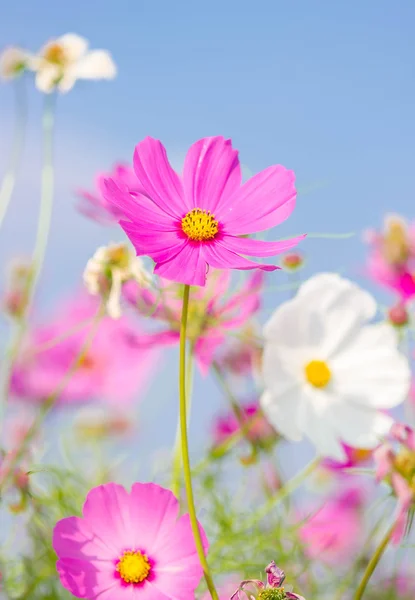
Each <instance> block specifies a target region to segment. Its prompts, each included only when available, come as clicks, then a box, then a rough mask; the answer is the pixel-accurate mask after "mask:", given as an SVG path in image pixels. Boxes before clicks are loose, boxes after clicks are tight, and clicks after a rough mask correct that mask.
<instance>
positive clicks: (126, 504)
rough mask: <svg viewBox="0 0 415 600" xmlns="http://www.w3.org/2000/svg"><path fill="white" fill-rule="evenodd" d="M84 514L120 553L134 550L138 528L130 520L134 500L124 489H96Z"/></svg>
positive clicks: (90, 523)
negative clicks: (131, 504)
mask: <svg viewBox="0 0 415 600" xmlns="http://www.w3.org/2000/svg"><path fill="white" fill-rule="evenodd" d="M82 512H83V515H84V519H85V521H86V522H87V524H88V527H89V528H90V530H91V531H94V532H96V533H97V534H98V535H99V536H100V537H101V538H102V539H103V540H104V541H105V543H106V544H107V545H111V547H113V548H114V549H115V550H116V551H117V552H118V553H119V552H120V551H122V550H123V549H124V548H125V549H128V548H132V547H133V545H134V542H135V528H134V523H133V522H132V520H131V517H130V499H129V494H128V492H127V491H126V490H125V489H124V488H123V487H122V486H121V485H116V484H115V483H106V484H104V485H99V486H98V487H95V488H93V489H92V490H91V491H90V492H89V494H88V496H87V497H86V501H85V504H84V507H83V511H82ZM115 558H117V555H116V556H115Z"/></svg>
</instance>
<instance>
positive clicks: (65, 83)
mask: <svg viewBox="0 0 415 600" xmlns="http://www.w3.org/2000/svg"><path fill="white" fill-rule="evenodd" d="M75 83H76V75H75V69H73V68H71V67H68V68H66V69H65V71H64V74H63V76H62V78H61V79H60V81H59V84H58V89H59V91H60V92H62V93H63V94H64V93H66V92H69V91H70V90H71V89H72V88H73V86H74V85H75Z"/></svg>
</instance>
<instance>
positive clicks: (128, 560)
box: [115, 550, 151, 583]
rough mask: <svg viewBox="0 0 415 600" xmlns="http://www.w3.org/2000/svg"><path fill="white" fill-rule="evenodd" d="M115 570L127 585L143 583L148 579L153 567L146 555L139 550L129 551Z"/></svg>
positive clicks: (121, 558)
mask: <svg viewBox="0 0 415 600" xmlns="http://www.w3.org/2000/svg"><path fill="white" fill-rule="evenodd" d="M115 569H116V571H118V573H119V574H120V577H121V579H122V580H123V581H125V583H141V582H142V581H144V579H147V577H148V574H149V573H150V570H151V566H150V563H149V560H148V558H147V555H146V554H141V552H139V551H138V550H137V551H133V550H127V551H126V552H124V553H123V555H122V556H121V557H120V560H119V562H118V563H117V566H116V567H115Z"/></svg>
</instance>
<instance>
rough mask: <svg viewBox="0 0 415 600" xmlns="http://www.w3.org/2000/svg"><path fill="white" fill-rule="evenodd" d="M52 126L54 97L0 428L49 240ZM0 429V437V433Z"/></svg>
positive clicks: (5, 365)
mask: <svg viewBox="0 0 415 600" xmlns="http://www.w3.org/2000/svg"><path fill="white" fill-rule="evenodd" d="M53 125H54V95H51V96H45V104H44V111H43V118H42V129H43V167H42V186H41V200H40V211H39V220H38V227H37V234H36V241H35V248H34V251H33V268H32V273H31V275H30V277H29V278H28V282H27V292H28V293H27V296H28V303H27V307H26V310H25V315H24V316H23V317H22V318H21V319H20V320H19V321H17V322H16V324H15V327H14V331H12V333H11V341H10V347H9V349H8V351H7V353H6V357H5V359H4V360H3V361H2V365H1V369H0V427H1V424H2V423H3V421H4V419H3V415H4V410H5V406H6V403H7V399H8V395H9V389H10V379H11V376H12V371H13V364H14V362H15V360H16V358H17V357H18V355H19V351H20V346H21V344H22V341H23V337H24V333H25V330H26V320H27V316H28V315H29V313H30V308H31V305H32V303H33V298H34V296H35V293H36V288H37V284H38V281H39V276H40V273H41V271H42V266H43V262H44V259H45V254H46V248H47V242H48V237H49V230H50V223H51V218H52V208H53V179H54V178H53ZM1 433H2V432H1V430H0V434H1Z"/></svg>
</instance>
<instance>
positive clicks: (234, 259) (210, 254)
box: [203, 240, 280, 271]
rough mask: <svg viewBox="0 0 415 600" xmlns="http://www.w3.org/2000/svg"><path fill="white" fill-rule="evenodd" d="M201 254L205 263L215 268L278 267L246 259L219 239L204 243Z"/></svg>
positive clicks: (273, 269) (263, 269) (269, 269)
mask: <svg viewBox="0 0 415 600" xmlns="http://www.w3.org/2000/svg"><path fill="white" fill-rule="evenodd" d="M203 255H204V259H205V260H206V262H207V264H208V265H210V266H211V267H214V268H215V269H241V270H250V269H261V271H275V270H276V269H279V268H280V267H277V266H275V265H262V264H260V263H255V262H253V261H251V260H247V259H246V258H243V257H242V256H239V255H238V254H236V253H235V252H233V251H232V250H229V249H228V248H226V247H225V246H224V245H222V244H221V242H220V241H219V240H217V241H216V240H215V242H214V243H212V244H204V245H203Z"/></svg>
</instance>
